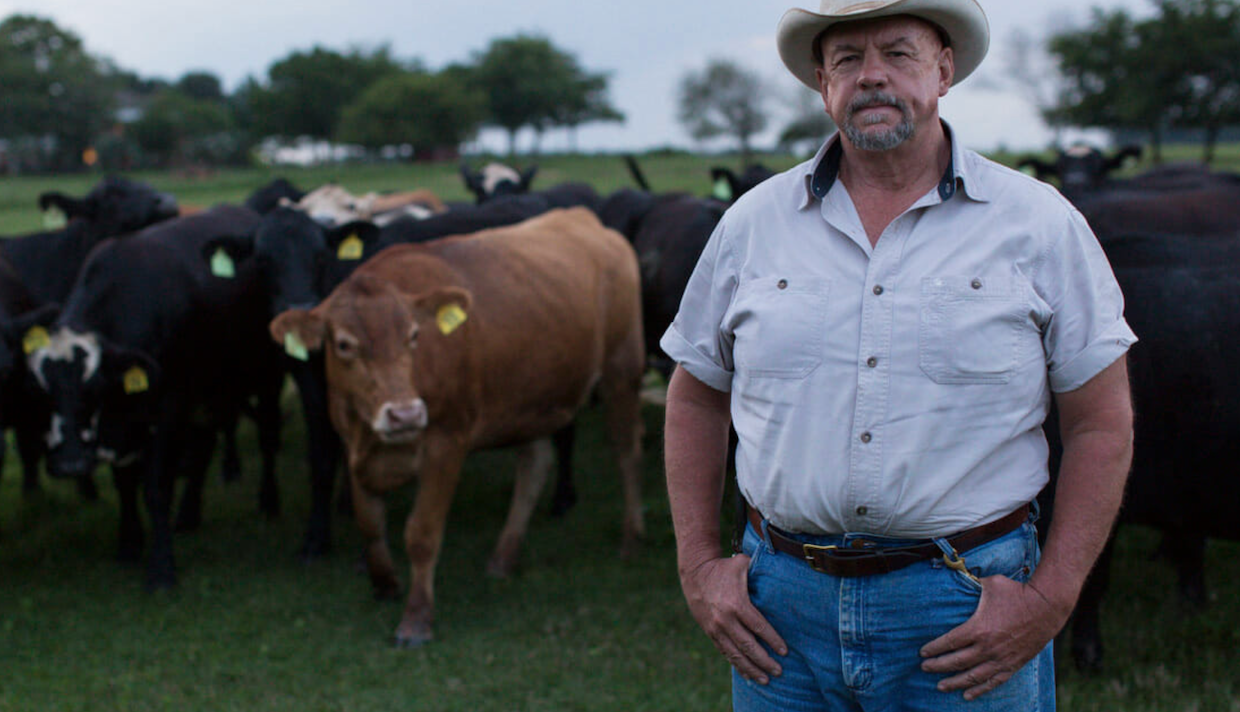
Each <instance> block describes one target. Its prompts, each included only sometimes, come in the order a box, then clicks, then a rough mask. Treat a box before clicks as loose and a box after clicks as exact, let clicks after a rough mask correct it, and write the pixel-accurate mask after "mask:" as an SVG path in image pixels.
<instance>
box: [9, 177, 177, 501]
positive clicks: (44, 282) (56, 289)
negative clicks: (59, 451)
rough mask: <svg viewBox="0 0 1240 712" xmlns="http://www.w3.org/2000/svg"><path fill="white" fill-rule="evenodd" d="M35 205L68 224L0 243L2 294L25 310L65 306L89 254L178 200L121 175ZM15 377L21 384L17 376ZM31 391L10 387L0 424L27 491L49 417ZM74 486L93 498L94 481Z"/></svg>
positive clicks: (34, 485)
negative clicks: (20, 294)
mask: <svg viewBox="0 0 1240 712" xmlns="http://www.w3.org/2000/svg"><path fill="white" fill-rule="evenodd" d="M39 207H40V208H41V209H43V210H48V209H51V208H56V209H58V210H60V211H61V212H63V213H64V215H65V216H66V217H67V218H68V220H69V222H68V224H67V225H65V227H63V228H61V229H59V230H52V231H45V232H37V233H33V234H28V235H22V236H18V237H13V238H9V239H7V240H3V241H0V260H2V261H4V262H5V263H6V264H7V265H8V266H9V267H10V269H6V270H4V271H3V272H0V283H2V285H3V286H0V290H4V291H6V292H8V293H12V292H13V291H14V290H18V289H20V290H22V291H24V292H26V293H27V294H28V296H29V304H28V308H34V307H37V306H42V305H47V304H59V303H61V302H63V301H64V298H65V296H66V295H68V293H69V290H70V288H71V287H72V285H73V280H74V279H75V278H76V277H77V273H78V269H79V268H80V267H81V265H82V262H83V261H85V260H86V256H87V254H89V253H90V251H91V250H92V249H94V247H95V246H96V245H97V244H99V242H101V241H102V240H104V239H107V238H109V237H114V236H118V235H124V234H126V233H129V232H133V231H135V230H139V229H141V228H144V227H146V226H148V225H152V224H154V223H157V222H159V221H161V220H167V219H169V218H173V217H176V215H177V202H176V199H175V198H173V197H172V196H171V195H169V194H167V193H161V192H159V191H156V190H155V189H154V188H151V187H150V186H149V185H147V184H145V183H139V182H136V181H131V180H128V179H126V178H122V177H119V176H109V177H107V178H104V179H103V180H102V181H100V182H99V184H98V185H96V186H95V187H94V188H93V189H92V190H91V191H90V192H89V193H87V194H86V196H85V197H82V198H73V197H70V196H67V195H64V194H63V193H59V192H47V193H43V194H42V195H40V196H39ZM18 284H19V285H20V286H17V285H18ZM13 316H14V317H16V316H17V314H16V313H14V314H13ZM31 325H32V326H33V325H34V323H33V322H32V323H31ZM27 343H29V342H27ZM16 378H17V379H18V380H20V378H21V374H20V372H19V374H18V375H17V376H16ZM27 385H28V384H27ZM29 391H30V389H29V388H27V387H25V386H22V385H20V384H13V385H12V386H11V387H10V389H9V390H8V392H7V398H6V400H5V405H6V408H5V411H6V412H5V413H4V415H3V418H4V420H3V421H2V422H3V425H4V426H5V427H12V428H13V431H14V435H15V437H16V440H17V447H18V453H19V454H20V456H21V461H22V488H23V491H26V492H31V491H35V490H37V489H38V486H39V461H40V459H42V457H43V452H44V449H45V448H44V445H43V442H42V441H43V432H44V431H45V430H46V429H47V418H48V416H49V414H48V413H46V412H45V411H43V410H41V407H40V403H39V402H37V401H32V400H31V399H30V398H29V397H28V396H29ZM78 484H79V487H80V489H81V490H82V494H83V495H84V496H85V497H86V498H87V499H94V498H95V497H96V496H97V494H96V492H95V488H94V482H93V480H89V479H83V480H79V483H78Z"/></svg>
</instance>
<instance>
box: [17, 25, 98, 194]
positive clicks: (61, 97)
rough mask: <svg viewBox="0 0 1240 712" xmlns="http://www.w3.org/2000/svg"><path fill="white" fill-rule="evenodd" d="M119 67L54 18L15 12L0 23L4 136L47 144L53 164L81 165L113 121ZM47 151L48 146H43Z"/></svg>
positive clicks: (74, 167)
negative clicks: (90, 49)
mask: <svg viewBox="0 0 1240 712" xmlns="http://www.w3.org/2000/svg"><path fill="white" fill-rule="evenodd" d="M115 74H116V72H115V70H114V68H113V67H111V65H110V64H108V63H107V62H106V61H104V60H101V59H98V58H96V57H94V56H92V55H90V54H89V53H87V52H86V50H85V48H84V47H83V45H82V41H81V40H80V39H79V38H78V37H77V36H76V35H74V34H73V33H71V32H68V31H66V30H62V29H60V28H59V27H57V26H56V25H55V24H54V23H52V21H50V20H45V19H42V18H38V17H34V16H31V15H13V16H11V17H9V18H7V19H5V20H4V22H3V23H0V86H2V87H4V100H3V101H0V136H4V137H6V138H9V139H13V140H22V141H24V142H25V143H26V144H28V145H38V146H41V147H44V149H45V151H46V153H47V154H48V155H45V156H39V157H32V158H34V160H35V161H36V162H37V163H40V164H42V163H44V162H45V160H44V159H50V163H51V166H52V167H56V168H61V169H78V168H81V167H82V165H83V164H82V154H83V151H85V149H86V148H88V147H89V146H90V145H91V143H92V141H93V140H94V138H95V136H96V135H98V134H99V133H100V132H101V131H102V130H103V129H104V128H105V127H107V126H109V125H110V124H111V123H112V94H113V92H114V90H115V84H116V82H115V81H114V78H115ZM40 152H41V153H42V152H44V150H40Z"/></svg>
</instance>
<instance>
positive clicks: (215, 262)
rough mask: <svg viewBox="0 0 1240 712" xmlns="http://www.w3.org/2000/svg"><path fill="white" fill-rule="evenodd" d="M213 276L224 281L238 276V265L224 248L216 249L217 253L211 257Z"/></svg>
mask: <svg viewBox="0 0 1240 712" xmlns="http://www.w3.org/2000/svg"><path fill="white" fill-rule="evenodd" d="M211 274H213V275H215V276H216V277H220V278H222V279H232V278H233V277H236V276H237V265H236V264H235V263H234V262H233V259H232V257H229V256H228V253H227V252H225V251H224V248H223V247H217V248H215V253H214V254H212V255H211Z"/></svg>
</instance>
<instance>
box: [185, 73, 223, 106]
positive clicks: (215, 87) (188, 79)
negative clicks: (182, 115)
mask: <svg viewBox="0 0 1240 712" xmlns="http://www.w3.org/2000/svg"><path fill="white" fill-rule="evenodd" d="M176 88H177V91H179V92H181V93H182V94H184V95H185V96H188V97H189V98H191V99H198V100H199V101H223V99H224V88H223V86H222V85H221V84H220V79H219V77H217V76H215V75H214V74H212V73H210V72H202V71H199V72H186V73H185V74H184V75H183V76H182V77H181V78H180V79H178V80H177V83H176Z"/></svg>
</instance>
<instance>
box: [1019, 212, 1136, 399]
mask: <svg viewBox="0 0 1240 712" xmlns="http://www.w3.org/2000/svg"><path fill="white" fill-rule="evenodd" d="M1065 223H1066V224H1065V225H1064V227H1063V229H1062V230H1061V231H1059V232H1058V234H1055V235H1052V236H1051V238H1050V242H1049V244H1048V248H1047V251H1046V254H1045V255H1044V256H1043V258H1042V260H1041V265H1040V267H1039V269H1038V273H1037V276H1036V277H1035V279H1034V289H1036V290H1037V292H1038V294H1039V296H1040V297H1041V298H1042V299H1043V300H1045V301H1046V302H1047V304H1048V305H1049V306H1050V307H1051V311H1052V316H1051V319H1050V322H1049V324H1048V326H1047V328H1046V329H1045V330H1044V332H1043V335H1042V342H1043V347H1044V349H1045V351H1046V361H1047V369H1048V376H1049V381H1050V387H1051V390H1052V391H1054V392H1055V393H1064V392H1067V391H1074V390H1076V389H1078V388H1080V387H1081V386H1083V385H1085V383H1087V382H1088V381H1089V379H1091V378H1093V377H1094V376H1096V375H1097V374H1098V373H1100V372H1101V371H1102V370H1103V369H1105V368H1106V367H1107V366H1109V365H1111V364H1112V363H1114V362H1115V361H1116V360H1117V359H1118V358H1119V357H1120V356H1123V355H1124V354H1125V353H1127V351H1128V349H1129V348H1130V347H1131V346H1132V345H1133V344H1134V343H1136V341H1137V337H1136V335H1135V334H1133V332H1132V329H1131V328H1129V326H1128V322H1127V321H1125V320H1124V296H1123V294H1122V293H1121V292H1120V288H1119V283H1118V282H1116V280H1115V274H1114V272H1113V271H1112V270H1111V265H1110V263H1109V262H1107V258H1106V255H1105V254H1104V253H1103V251H1102V247H1101V246H1100V245H1099V244H1098V239H1097V238H1096V237H1094V234H1093V232H1092V231H1091V230H1090V229H1089V226H1088V224H1086V222H1085V218H1084V217H1082V216H1081V214H1080V213H1079V212H1077V211H1075V210H1073V211H1070V212H1069V213H1068V216H1067V219H1066V221H1065Z"/></svg>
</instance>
